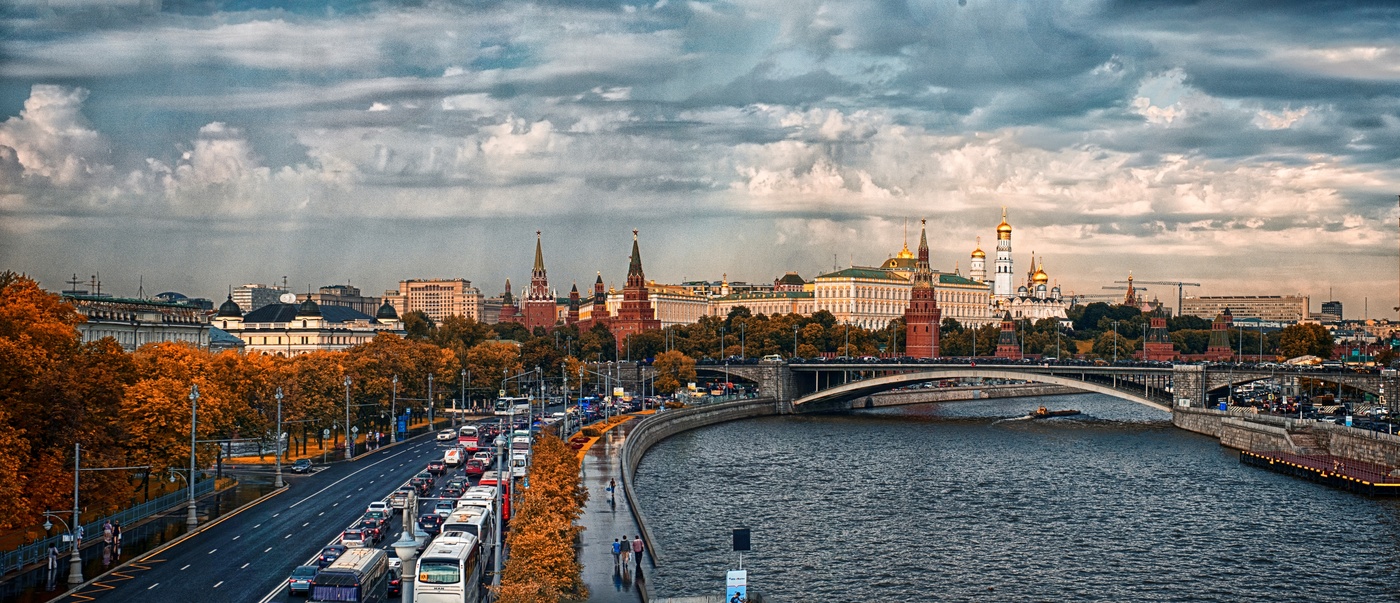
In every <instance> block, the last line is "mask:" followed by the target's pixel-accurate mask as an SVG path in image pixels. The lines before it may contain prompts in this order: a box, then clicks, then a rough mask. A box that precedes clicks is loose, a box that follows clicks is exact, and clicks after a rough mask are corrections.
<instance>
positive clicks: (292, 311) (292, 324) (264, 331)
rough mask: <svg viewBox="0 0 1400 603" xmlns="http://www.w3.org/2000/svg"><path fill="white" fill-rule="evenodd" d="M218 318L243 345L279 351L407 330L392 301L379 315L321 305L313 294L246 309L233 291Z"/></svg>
mask: <svg viewBox="0 0 1400 603" xmlns="http://www.w3.org/2000/svg"><path fill="white" fill-rule="evenodd" d="M213 322H214V325H215V326H217V327H218V328H220V329H223V330H225V331H228V332H229V334H231V335H233V336H234V337H237V338H239V339H241V340H243V343H244V348H243V349H244V351H246V352H263V353H266V354H277V355H280V356H296V355H298V354H305V353H307V352H313V351H333V350H344V349H347V348H350V347H352V346H356V345H359V344H362V343H368V342H369V341H370V340H372V339H374V338H375V336H377V335H379V334H380V333H384V332H388V333H393V334H395V335H398V336H400V337H402V336H403V335H404V331H403V325H402V323H401V322H399V317H398V314H397V313H396V312H395V311H394V308H393V306H391V305H389V304H388V303H385V304H384V305H382V306H380V307H379V311H378V312H377V314H376V315H375V316H369V315H367V314H365V313H363V312H359V311H356V310H354V309H352V308H347V307H344V306H326V307H324V308H322V307H320V306H319V305H317V304H316V302H314V301H311V300H307V301H304V302H302V303H301V304H282V303H278V304H273V305H270V306H263V307H261V308H258V309H257V310H254V311H252V312H249V313H247V314H243V312H242V311H241V310H240V309H239V308H238V305H237V304H236V303H234V301H233V298H232V297H230V298H229V300H228V301H226V302H224V303H223V305H221V306H219V311H218V313H217V314H215V316H214V319H213Z"/></svg>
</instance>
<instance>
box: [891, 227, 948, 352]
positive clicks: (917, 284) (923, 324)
mask: <svg viewBox="0 0 1400 603" xmlns="http://www.w3.org/2000/svg"><path fill="white" fill-rule="evenodd" d="M926 222H927V221H926V220H920V221H919V258H918V260H917V262H916V263H915V264H914V279H913V280H914V290H913V291H912V292H911V293H910V297H909V307H908V308H906V309H905V310H904V329H905V339H904V341H905V344H904V354H905V355H906V356H910V357H913V358H937V357H938V352H939V349H938V335H939V333H938V328H939V326H940V323H941V322H942V321H941V315H942V311H941V310H939V309H938V300H937V298H936V296H935V291H934V288H933V269H932V268H930V267H929V259H928V235H927V231H926V229H925V226H924V225H925V223H926ZM905 250H906V251H907V250H908V247H907V246H906V247H905ZM894 351H895V352H896V353H898V350H894Z"/></svg>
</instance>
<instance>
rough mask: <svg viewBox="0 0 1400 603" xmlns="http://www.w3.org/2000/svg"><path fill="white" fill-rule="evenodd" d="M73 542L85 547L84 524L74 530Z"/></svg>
mask: <svg viewBox="0 0 1400 603" xmlns="http://www.w3.org/2000/svg"><path fill="white" fill-rule="evenodd" d="M73 543H74V545H75V546H77V547H78V548H83V526H81V525H80V526H78V529H76V530H74V531H73Z"/></svg>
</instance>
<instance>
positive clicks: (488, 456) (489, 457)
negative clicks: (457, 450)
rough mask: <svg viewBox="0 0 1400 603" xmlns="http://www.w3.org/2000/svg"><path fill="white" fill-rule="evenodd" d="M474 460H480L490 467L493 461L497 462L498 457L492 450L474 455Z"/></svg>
mask: <svg viewBox="0 0 1400 603" xmlns="http://www.w3.org/2000/svg"><path fill="white" fill-rule="evenodd" d="M472 458H474V459H477V460H480V461H481V462H483V463H486V464H487V465H490V464H491V461H494V460H496V455H495V454H494V453H492V452H491V451H490V450H482V451H481V452H478V453H476V454H473V455H472Z"/></svg>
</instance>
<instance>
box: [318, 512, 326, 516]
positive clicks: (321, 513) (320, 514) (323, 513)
mask: <svg viewBox="0 0 1400 603" xmlns="http://www.w3.org/2000/svg"><path fill="white" fill-rule="evenodd" d="M325 514H326V512H325V511H321V512H320V513H317V514H316V516H317V517H320V516H322V515H325Z"/></svg>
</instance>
